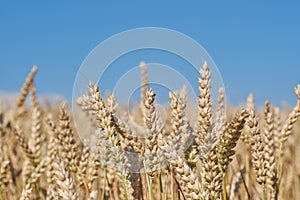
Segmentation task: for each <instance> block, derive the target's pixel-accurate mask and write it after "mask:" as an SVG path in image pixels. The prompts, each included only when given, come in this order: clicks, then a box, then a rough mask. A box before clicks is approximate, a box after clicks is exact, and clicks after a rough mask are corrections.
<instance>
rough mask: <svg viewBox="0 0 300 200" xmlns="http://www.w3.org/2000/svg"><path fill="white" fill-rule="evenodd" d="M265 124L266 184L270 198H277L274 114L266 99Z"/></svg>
mask: <svg viewBox="0 0 300 200" xmlns="http://www.w3.org/2000/svg"><path fill="white" fill-rule="evenodd" d="M264 117H265V126H264V138H265V148H264V154H263V156H264V159H265V166H266V170H267V176H266V186H267V187H268V188H267V189H268V191H269V192H268V195H269V198H270V199H275V197H276V187H277V185H276V184H277V172H276V163H275V156H276V153H275V145H274V140H273V139H274V115H273V113H272V111H271V107H270V102H269V101H266V103H265V110H264Z"/></svg>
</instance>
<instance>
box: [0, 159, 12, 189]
mask: <svg viewBox="0 0 300 200" xmlns="http://www.w3.org/2000/svg"><path fill="white" fill-rule="evenodd" d="M0 161H1V164H0V188H2V187H5V186H7V185H8V184H9V182H10V177H9V170H10V169H9V167H10V166H9V165H10V161H9V160H0Z"/></svg>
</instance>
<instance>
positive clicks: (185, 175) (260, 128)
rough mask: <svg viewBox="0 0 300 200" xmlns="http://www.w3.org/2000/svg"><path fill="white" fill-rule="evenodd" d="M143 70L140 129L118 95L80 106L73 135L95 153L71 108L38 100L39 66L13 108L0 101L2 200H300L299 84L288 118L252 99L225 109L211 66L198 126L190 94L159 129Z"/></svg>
mask: <svg viewBox="0 0 300 200" xmlns="http://www.w3.org/2000/svg"><path fill="white" fill-rule="evenodd" d="M140 67H141V72H142V73H141V74H142V83H141V101H140V105H138V108H137V109H136V113H134V115H135V117H136V119H137V121H139V125H140V127H139V128H137V127H135V126H134V124H132V122H130V120H129V119H128V116H126V114H124V115H120V112H121V113H124V112H123V111H122V109H123V108H121V107H120V106H119V105H118V103H117V100H116V98H115V97H114V96H113V95H109V96H107V97H104V96H103V95H102V94H101V92H100V89H99V87H98V86H97V85H95V84H94V83H91V82H90V83H87V85H89V91H88V92H87V94H85V95H83V96H81V97H80V98H78V100H77V104H78V106H79V107H80V109H81V110H80V112H81V113H82V114H83V117H84V118H85V120H86V121H84V120H83V121H82V123H81V124H76V126H81V128H82V129H83V130H85V131H86V134H87V135H90V136H91V137H92V138H93V141H94V143H93V145H92V146H91V145H90V144H89V143H87V142H86V141H85V140H82V139H80V136H79V134H78V131H77V130H79V129H80V127H79V128H78V127H77V128H75V127H76V126H75V122H74V118H73V113H72V111H71V109H70V108H69V106H68V104H67V103H66V102H63V101H57V102H55V103H54V104H53V103H47V102H46V103H45V102H41V101H40V99H39V98H38V95H37V92H36V90H38V85H37V86H36V85H35V83H34V77H35V75H36V72H37V67H35V66H34V67H33V68H32V70H31V72H30V73H29V75H28V77H27V79H26V81H25V83H24V85H23V87H22V88H21V90H20V93H19V95H18V97H17V99H16V100H15V102H11V101H6V100H5V99H0V102H1V104H2V105H1V107H0V109H1V110H0V199H1V200H6V199H8V200H9V199H22V200H25V199H26V200H27V199H49V200H50V199H72V200H73V199H74V200H75V199H90V200H95V199H100V200H104V199H116V200H117V199H128V200H129V199H130V200H131V199H143V200H153V199H162V200H169V199H170V200H177V199H199V200H206V199H207V200H210V199H223V200H226V199H230V200H239V199H255V200H256V199H258V200H259V199H263V200H267V199H268V200H269V199H270V200H274V199H300V190H299V188H300V149H299V148H300V145H299V144H300V137H299V136H300V135H299V132H300V123H299V121H297V120H298V118H299V116H300V85H298V86H296V87H295V89H294V90H295V106H294V108H292V109H291V110H288V109H287V110H280V109H279V108H278V107H275V106H273V105H272V104H271V102H269V101H267V100H266V102H265V106H264V109H263V110H259V109H257V108H256V106H255V99H254V96H253V95H252V94H250V95H249V96H248V98H247V103H245V105H244V106H241V107H239V108H228V106H227V108H228V109H226V110H225V101H224V98H225V90H224V88H220V89H219V98H218V104H217V105H213V103H212V99H211V71H210V69H209V66H208V65H207V63H204V65H203V66H202V67H201V68H200V74H201V77H199V93H198V95H199V96H198V105H197V108H195V109H194V112H197V119H196V121H197V123H196V125H194V124H193V123H191V117H190V116H192V114H191V113H190V111H187V109H186V104H187V102H188V99H187V95H186V88H184V87H183V88H182V89H181V90H179V91H173V92H170V93H169V102H170V105H169V106H168V108H166V110H167V111H168V112H167V122H166V123H162V120H161V117H160V115H159V112H158V108H157V107H156V106H155V95H156V94H155V91H154V90H152V89H151V88H149V86H148V77H147V68H146V65H145V64H144V63H142V64H141V66H140ZM100 87H101V86H100ZM287 89H291V88H287ZM245 98H246V97H245ZM214 106H215V108H214Z"/></svg>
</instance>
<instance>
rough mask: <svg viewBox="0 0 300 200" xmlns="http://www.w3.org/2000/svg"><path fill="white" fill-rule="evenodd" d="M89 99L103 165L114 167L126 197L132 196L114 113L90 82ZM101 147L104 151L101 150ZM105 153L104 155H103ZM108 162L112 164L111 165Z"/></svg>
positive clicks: (98, 152) (99, 154)
mask: <svg viewBox="0 0 300 200" xmlns="http://www.w3.org/2000/svg"><path fill="white" fill-rule="evenodd" d="M88 95H89V101H90V105H92V107H91V108H92V109H93V112H94V114H95V117H96V120H97V122H98V126H99V132H98V133H97V135H98V136H97V144H96V145H97V147H98V151H97V154H98V156H99V158H100V159H101V161H102V162H103V166H104V167H105V168H106V167H109V168H113V169H114V171H115V172H116V174H117V175H118V177H119V179H120V182H121V183H123V184H122V186H123V191H124V195H125V196H126V198H130V199H131V198H132V193H133V190H132V187H131V183H130V182H129V180H128V179H129V176H128V171H127V166H126V157H125V155H124V152H122V149H121V146H120V136H119V135H118V132H117V128H116V124H115V122H114V119H113V115H112V113H111V112H109V109H108V108H107V105H105V102H104V101H103V100H102V98H101V93H100V91H99V88H98V87H97V86H95V85H94V84H93V83H90V92H89V94H88ZM101 149H102V150H103V152H101ZM103 154H104V155H103ZM108 164H112V165H111V166H110V165H108Z"/></svg>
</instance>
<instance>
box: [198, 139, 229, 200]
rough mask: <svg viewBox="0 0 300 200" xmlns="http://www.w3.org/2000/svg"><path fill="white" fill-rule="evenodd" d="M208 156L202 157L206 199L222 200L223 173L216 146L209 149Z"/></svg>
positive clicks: (204, 195)
mask: <svg viewBox="0 0 300 200" xmlns="http://www.w3.org/2000/svg"><path fill="white" fill-rule="evenodd" d="M207 151H208V152H207V153H206V154H203V155H201V157H200V158H201V161H202V166H201V172H200V175H201V184H202V187H203V191H202V196H203V197H204V199H218V200H220V199H222V181H223V172H222V171H221V169H220V167H219V163H218V155H217V153H218V152H217V148H216V146H215V145H214V146H212V147H209V148H208V150H207Z"/></svg>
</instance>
